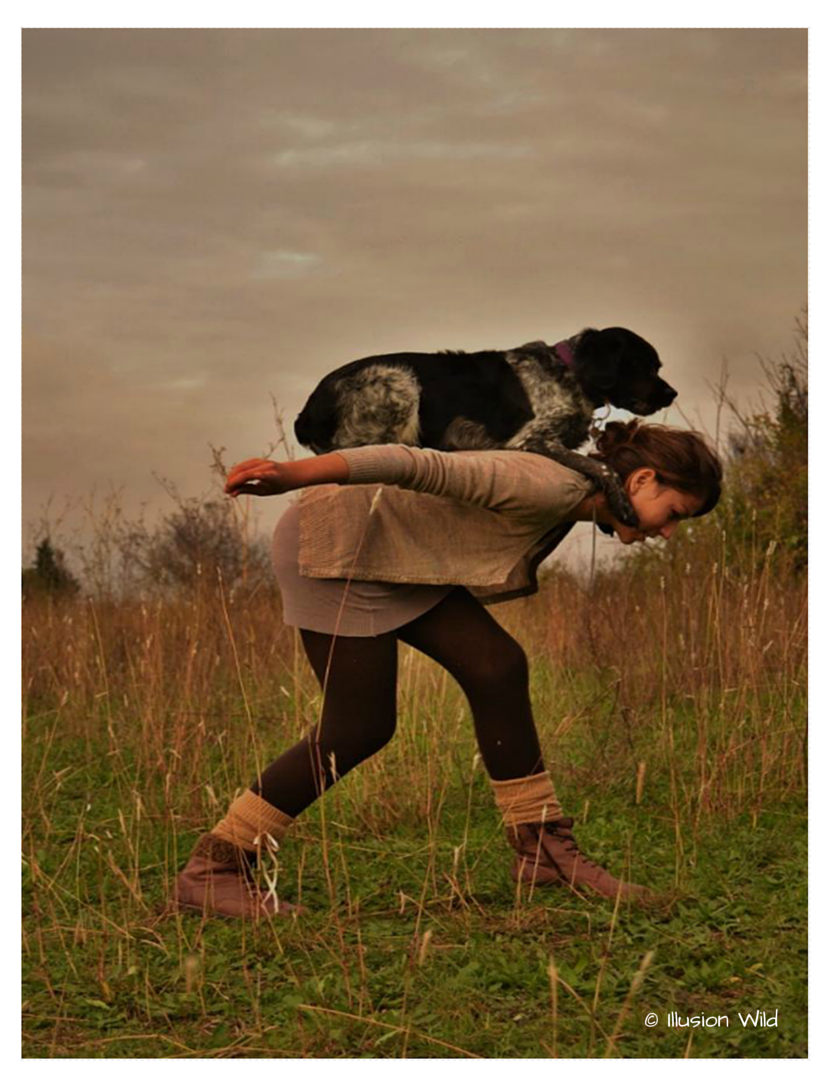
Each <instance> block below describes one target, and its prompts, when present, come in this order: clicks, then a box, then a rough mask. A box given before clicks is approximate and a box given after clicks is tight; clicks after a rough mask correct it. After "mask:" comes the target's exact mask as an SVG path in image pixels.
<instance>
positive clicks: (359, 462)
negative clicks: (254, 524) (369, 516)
mask: <svg viewBox="0 0 829 1086" xmlns="http://www.w3.org/2000/svg"><path fill="white" fill-rule="evenodd" d="M323 483H352V484H357V485H360V484H366V483H381V484H388V485H396V486H399V487H402V488H403V489H404V490H418V491H421V492H423V493H426V494H433V495H435V496H437V497H445V498H454V499H455V500H456V501H461V502H464V503H467V504H469V505H478V506H482V507H483V508H485V509H491V510H493V511H497V512H501V513H504V514H506V515H508V516H514V517H519V518H522V519H528V520H532V521H534V522H535V521H543V522H545V523H546V522H547V521H549V520H560V519H561V518H562V517H563V516H564V515H565V514H566V513H568V512H570V511H571V510H572V509H573V508H574V507H575V506H576V505H578V503H579V502H580V501H581V500H582V499H583V498H584V497H585V495H586V494H587V493H588V492H589V491H590V490H591V484H590V483H589V482H588V481H587V480H586V479H584V478H583V477H582V476H580V475H577V474H576V473H575V472H572V471H570V470H568V469H567V468H563V467H562V466H561V465H560V464H556V463H555V462H554V461H552V460H549V459H548V458H547V457H544V456H536V455H535V454H534V453H522V452H516V451H504V450H501V449H491V450H485V451H478V452H440V451H438V450H436V449H419V448H413V447H411V446H408V445H366V446H361V447H359V448H353V449H343V450H341V451H340V452H334V453H325V454H323V455H322V456H314V457H309V458H308V459H306V460H295V461H289V462H287V463H284V464H276V463H274V462H273V461H272V460H245V461H243V462H242V463H241V464H237V465H236V466H235V467H233V468H232V469H231V471H230V475H229V476H228V481H227V485H226V487H225V490H226V491H227V493H228V494H231V495H234V496H235V495H237V494H260V495H267V494H284V493H285V492H286V491H289V490H297V489H299V488H301V487H306V486H318V485H320V484H323Z"/></svg>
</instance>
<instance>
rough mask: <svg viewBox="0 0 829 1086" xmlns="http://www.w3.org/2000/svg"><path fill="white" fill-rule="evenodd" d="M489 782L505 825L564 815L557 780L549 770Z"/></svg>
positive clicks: (548, 820) (550, 819)
mask: <svg viewBox="0 0 829 1086" xmlns="http://www.w3.org/2000/svg"><path fill="white" fill-rule="evenodd" d="M489 783H490V784H491V785H492V788H493V791H494V792H495V802H496V803H497V804H498V810H499V811H500V812H501V817H502V818H503V820H504V825H505V826H520V825H523V824H524V823H526V822H557V821H558V819H560V818H561V817H562V816H563V813H564V812H563V811H562V809H561V804H560V803H559V802H558V800H557V799H556V794H555V791H554V790H553V782H552V781H551V780H550V774H549V773H548V772H547V771H546V770H545V771H544V772H543V773H537V774H536V775H535V776H534V777H518V778H517V779H516V780H512V781H493V780H490V782H489Z"/></svg>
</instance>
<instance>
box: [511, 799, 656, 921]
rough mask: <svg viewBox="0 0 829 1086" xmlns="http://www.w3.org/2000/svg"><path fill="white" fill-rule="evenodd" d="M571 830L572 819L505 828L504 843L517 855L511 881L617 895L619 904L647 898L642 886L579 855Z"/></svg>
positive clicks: (646, 891) (608, 896)
mask: <svg viewBox="0 0 829 1086" xmlns="http://www.w3.org/2000/svg"><path fill="white" fill-rule="evenodd" d="M572 829H573V819H572V818H562V819H560V820H559V821H558V822H532V823H526V824H523V825H519V826H507V840H508V841H509V843H510V844H511V845H512V847H513V848H514V849H515V851H516V852H517V853H518V855H517V856H516V858H515V859H514V860H513V862H512V869H511V872H510V874H511V875H512V877H513V879H514V880H515V881H516V882H529V883H532V884H534V885H536V886H548V885H551V884H553V883H556V884H558V885H559V886H562V885H564V886H569V887H571V888H572V889H575V890H592V891H594V892H595V893H597V894H600V895H601V896H602V897H607V898H613V899H615V898H616V897H617V895H618V897H619V898H621V900H622V901H632V900H636V899H640V900H641V899H644V898H647V897H649V896H650V894H651V891H650V890H648V888H647V887H646V886H637V885H636V884H635V883H632V882H622V881H621V880H620V879H616V878H614V877H613V876H612V875H611V874H610V872H609V871H605V869H604V868H603V867H600V866H599V865H598V864H597V863H594V862H593V861H592V860H588V859H587V857H586V856H584V855H582V853H581V852H579V846H578V845H577V844H576V839H575V837H573V833H572Z"/></svg>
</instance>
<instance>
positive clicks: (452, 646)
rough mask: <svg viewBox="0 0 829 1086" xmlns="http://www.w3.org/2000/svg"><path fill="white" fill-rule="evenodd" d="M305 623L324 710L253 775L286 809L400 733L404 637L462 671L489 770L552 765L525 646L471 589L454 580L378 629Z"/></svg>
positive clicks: (293, 809)
mask: <svg viewBox="0 0 829 1086" xmlns="http://www.w3.org/2000/svg"><path fill="white" fill-rule="evenodd" d="M300 633H301V635H302V643H303V645H304V647H305V652H306V654H307V656H308V659H309V660H310V662H311V667H312V668H313V669H314V672H315V674H316V676H317V679H318V680H319V683H320V686H321V687H322V689H323V706H322V715H321V718H320V721H319V723H318V724H317V725H315V727H314V728H313V729H312V730H311V732H310V733H309V734H308V735H307V736H305V737H304V738H303V739H301V740H300V742H299V743H297V744H296V745H295V746H293V747H291V748H290V750H287V751H285V753H284V754H282V755H281V756H280V757H279V758H277V760H276V761H275V762H271V764H270V765H269V766H268V767H267V769H265V770H263V772H262V774H261V777H260V778H259V779H258V780H257V781H256V782H255V783H254V784H252V785H251V788H252V790H253V791H254V792H256V793H257V794H258V795H261V796H262V798H263V799H264V800H265V801H266V802H267V803H270V804H271V805H272V806H274V807H277V808H278V809H279V810H280V811H282V812H284V813H285V814H287V815H290V816H291V817H296V815H298V814H299V813H300V811H303V810H305V808H306V807H308V806H310V804H312V803H313V802H314V800H316V799H317V798H318V796H319V795H320V794H321V793H322V792H323V791H324V790H325V789H326V788H329V787H330V786H331V785H332V784H333V783H334V780H335V779H337V778H339V777H343V776H345V774H346V773H348V772H349V770H351V769H353V768H354V767H355V766H356V765H359V763H360V762H362V761H365V759H366V758H370V757H371V755H372V754H376V753H377V751H378V750H380V749H381V748H382V747H384V746H385V745H386V743H388V742H389V740H390V739H391V737H392V736H393V735H394V729H395V724H396V722H397V706H396V701H397V698H396V695H397V642H398V641H403V642H404V643H405V644H407V645H412V646H413V647H414V648H416V649H418V650H419V651H420V652H423V653H425V654H426V655H427V656H430V657H431V658H432V659H433V660H436V661H437V663H439V664H440V665H441V667H444V668H446V670H447V671H448V672H449V674H450V675H451V676H452V677H453V678H454V679H456V680H457V682H458V683H459V685H460V687H461V689H462V690H463V692H464V694H465V695H466V697H467V699H468V701H469V705H470V708H471V709H472V718H473V720H474V723H475V735H476V738H477V740H478V746H479V747H480V750H481V755H482V756H483V760H484V765H485V766H486V768H487V772H488V773H489V775H490V777H492V778H493V779H494V780H512V779H514V778H515V777H528V776H531V775H532V774H535V773H540V772H541V771H542V770H543V769H544V763H543V762H542V759H541V750H540V748H539V745H538V735H537V734H536V730H535V723H534V721H533V715H532V707H531V705H530V692H529V674H528V669H527V657H526V655H525V653H524V650H523V649H522V648H521V646H520V645H519V644H518V642H517V641H515V640H514V638H512V637H510V635H509V634H508V633H507V632H506V630H504V629H503V628H502V627H501V626H499V625H498V623H497V622H496V621H495V619H494V618H492V616H491V615H490V614H489V612H488V611H486V610H485V608H484V607H482V606H481V604H480V603H478V601H477V600H476V599H475V598H474V597H473V596H471V595H470V594H469V592H467V591H466V589H464V588H456V589H454V590H453V591H452V592H450V593H449V595H448V596H445V597H444V599H443V600H441V602H440V603H439V604H437V605H436V606H435V607H433V608H432V609H431V610H430V611H427V612H426V614H424V615H421V616H420V618H416V619H415V620H414V622H409V623H408V624H407V625H405V626H401V627H400V629H398V630H393V631H392V632H391V633H387V634H381V635H380V636H379V637H339V636H338V637H334V636H332V635H331V634H322V633H312V632H311V631H309V630H301V631H300Z"/></svg>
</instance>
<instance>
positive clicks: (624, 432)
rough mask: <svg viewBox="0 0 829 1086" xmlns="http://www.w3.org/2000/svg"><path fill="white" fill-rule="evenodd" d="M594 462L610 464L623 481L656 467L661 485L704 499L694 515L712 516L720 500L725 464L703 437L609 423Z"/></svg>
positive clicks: (634, 421) (598, 442)
mask: <svg viewBox="0 0 829 1086" xmlns="http://www.w3.org/2000/svg"><path fill="white" fill-rule="evenodd" d="M589 455H590V456H592V457H593V459H594V460H601V461H603V462H604V463H605V464H608V465H609V466H610V467H611V468H613V470H614V471H615V472H616V473H617V475H619V477H620V478H621V480H622V482H624V481H625V480H626V479H627V477H628V476H629V475H630V474H631V473H632V472H634V471H637V470H638V469H639V468H652V469H653V470H654V471H655V472H656V479H657V482H659V483H661V484H662V485H663V486H671V487H673V488H674V489H675V490H681V491H683V492H684V493H686V494H693V495H694V497H696V498H700V499H701V501H702V503H703V504H702V507H701V509H700V510H699V512H698V513H695V514H694V516H697V517H701V516H704V515H705V514H706V513H710V512H711V510H712V509H713V508H714V506H715V505H716V504H717V502H718V501H719V500H720V493H721V490H722V464H721V462H720V458H719V457H718V456H717V454H716V453H715V452H714V450H713V449H712V448H711V447H710V446H709V444H708V442H707V441H706V440H705V438H704V437H703V436H702V434H698V433H695V432H694V431H693V430H677V429H675V428H674V427H673V426H658V425H656V424H648V423H643V422H639V420H638V419H632V420H631V421H630V422H609V423H608V424H607V426H605V428H604V430H603V431H602V432H601V434H599V436H598V438H597V439H596V451H595V452H592V453H590V454H589Z"/></svg>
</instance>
